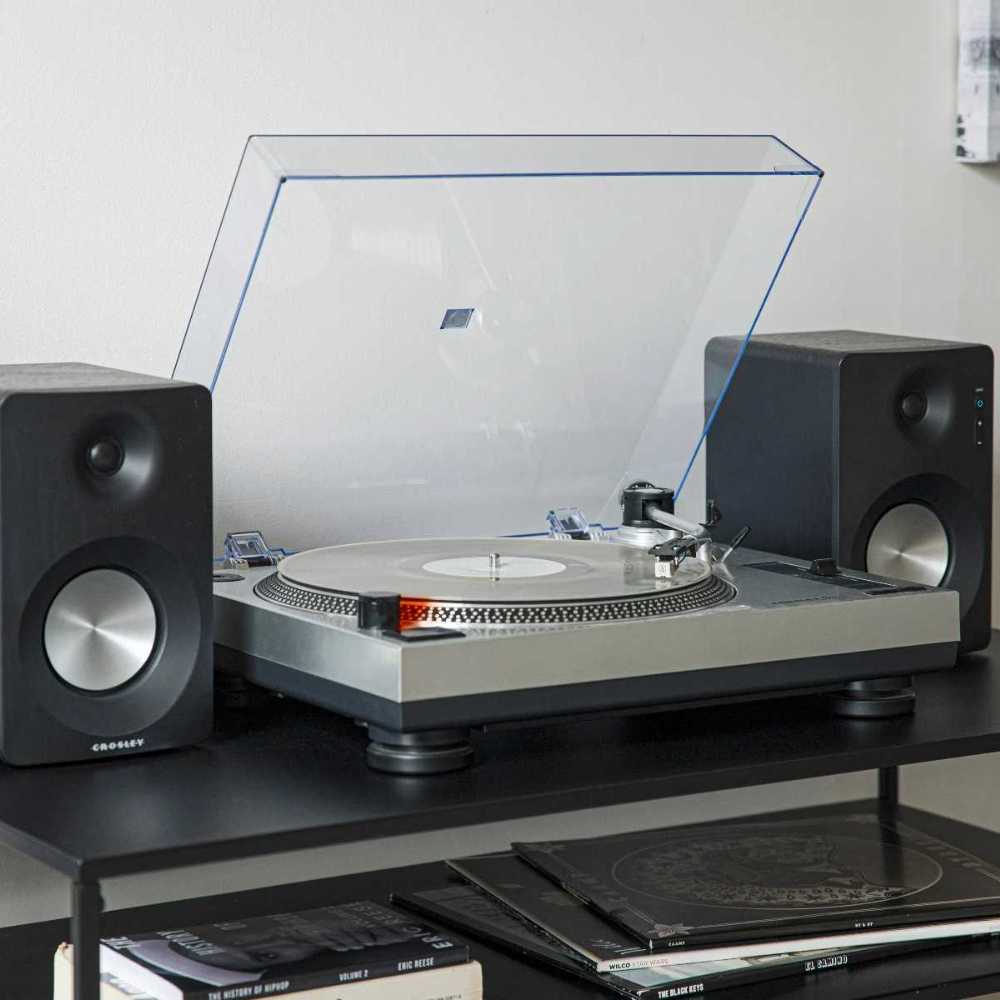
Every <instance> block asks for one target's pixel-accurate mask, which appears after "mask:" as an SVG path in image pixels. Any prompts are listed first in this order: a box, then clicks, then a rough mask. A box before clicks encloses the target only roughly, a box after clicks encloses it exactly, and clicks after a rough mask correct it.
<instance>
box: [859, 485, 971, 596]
mask: <svg viewBox="0 0 1000 1000" xmlns="http://www.w3.org/2000/svg"><path fill="white" fill-rule="evenodd" d="M950 555H951V546H950V545H949V543H948V532H947V531H945V527H944V525H943V524H942V523H941V520H940V518H939V517H938V516H937V515H936V514H935V513H934V512H933V511H932V510H931V509H930V508H929V507H925V506H924V505H923V504H920V503H902V504H900V505H899V506H898V507H893V508H892V509H891V510H888V511H886V513H885V514H883V515H882V517H881V518H879V520H878V523H877V524H876V525H875V528H874V529H873V530H872V533H871V537H870V538H869V539H868V552H867V555H866V562H867V565H866V569H867V570H868V571H869V572H870V573H877V574H878V575H879V576H891V577H896V578H897V579H899V580H910V581H912V582H913V583H922V584H925V585H926V586H928V587H936V586H938V585H939V584H940V583H941V581H942V580H943V579H944V575H945V573H947V572H948V561H949V558H950Z"/></svg>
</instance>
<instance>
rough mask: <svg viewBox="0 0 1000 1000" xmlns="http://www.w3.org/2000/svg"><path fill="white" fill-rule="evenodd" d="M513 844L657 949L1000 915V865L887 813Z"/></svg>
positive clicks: (998, 842) (994, 849) (998, 850)
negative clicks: (894, 819) (885, 817)
mask: <svg viewBox="0 0 1000 1000" xmlns="http://www.w3.org/2000/svg"><path fill="white" fill-rule="evenodd" d="M990 840H991V843H989V844H987V845H985V846H987V847H988V848H989V850H988V852H987V853H988V855H989V856H993V857H1000V836H991V838H990ZM513 848H514V850H515V851H517V853H518V854H519V855H520V856H521V857H522V858H524V859H525V860H526V861H527V862H529V863H530V864H531V865H532V866H534V867H535V868H537V869H538V870H539V871H540V872H542V873H543V874H545V875H546V876H547V877H548V878H549V879H551V880H552V881H554V882H555V883H556V884H558V885H560V886H562V887H563V888H565V889H566V890H567V891H569V892H571V893H573V894H574V895H576V896H578V897H579V898H580V899H582V900H584V901H585V902H586V903H587V904H588V905H590V906H592V907H593V908H594V909H596V910H597V911H598V912H599V913H601V914H603V915H604V916H606V917H607V918H608V919H609V920H611V921H612V922H613V923H615V924H617V925H618V926H619V927H621V928H623V929H624V930H626V931H627V932H628V933H629V934H631V935H633V936H634V937H635V939H636V940H637V941H638V942H640V943H641V944H642V945H643V946H645V947H647V948H649V949H652V950H665V951H666V950H675V949H676V950H690V949H698V948H706V947H710V946H713V945H722V944H726V943H739V944H753V943H755V942H767V941H774V942H780V941H782V940H786V939H791V938H796V939H800V940H801V939H802V938H805V937H815V936H819V935H829V936H832V935H836V934H848V933H868V932H874V931H880V930H884V931H887V932H888V931H889V930H890V929H896V928H908V929H912V930H913V932H914V933H916V930H915V929H916V928H917V927H920V926H926V925H940V924H943V923H946V922H955V921H970V920H975V919H977V918H984V919H985V918H990V917H994V918H995V917H996V916H997V915H998V913H1000V869H998V868H997V867H996V866H995V865H993V864H991V863H989V862H988V861H986V860H984V859H983V858H982V857H977V856H975V855H973V854H970V853H969V852H968V851H965V850H963V849H960V848H958V847H956V846H954V845H952V844H949V843H946V842H945V841H942V840H940V839H938V838H936V837H932V836H930V835H928V834H926V833H924V832H922V831H920V830H918V829H915V828H914V827H912V826H909V825H907V824H904V823H901V822H898V821H897V822H892V821H889V820H882V819H880V817H879V816H878V815H877V814H876V813H862V812H859V813H856V814H849V815H844V816H831V817H829V818H810V819H802V820H783V821H778V820H776V821H774V822H751V823H745V822H740V821H735V822H730V823H721V824H713V825H712V826H694V827H680V828H667V829H657V830H647V831H642V832H639V833H634V834H624V835H618V836H610V837H597V838H592V839H586V840H568V841H557V842H546V843H534V844H527V843H519V844H514V845H513ZM990 929H992V928H988V927H983V928H982V930H984V931H986V930H990ZM858 943H864V942H863V941H859V942H858ZM678 960H679V961H683V959H680V958H679V959H678Z"/></svg>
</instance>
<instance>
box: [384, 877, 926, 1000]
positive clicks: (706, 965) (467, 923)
mask: <svg viewBox="0 0 1000 1000" xmlns="http://www.w3.org/2000/svg"><path fill="white" fill-rule="evenodd" d="M392 901H393V903H395V904H396V905H398V906H403V907H406V908H407V909H412V910H414V911H416V912H417V913H420V914H422V915H424V916H426V917H429V918H430V919H432V920H436V921H438V922H440V923H445V924H448V925H450V926H452V927H455V928H457V929H459V930H461V931H464V932H465V933H467V934H471V935H473V936H474V937H477V938H480V939H481V940H483V941H486V942H488V943H489V944H492V945H495V946H496V947H498V948H500V949H502V950H504V951H507V952H510V953H513V954H514V955H516V956H518V957H519V958H525V959H527V960H529V961H532V962H535V963H538V964H541V965H546V966H549V967H552V968H556V969H559V970H561V971H562V972H564V973H567V974H569V975H571V976H575V977H577V978H579V979H583V980H585V981H586V982H588V983H592V984H594V985H596V986H600V987H601V988H603V989H606V990H608V991H610V992H613V993H616V994H618V995H619V996H623V997H630V998H637V1000H653V998H655V1000H667V998H674V997H682V996H696V995H699V994H703V993H707V992H710V991H712V990H722V989H728V988H730V987H733V986H737V985H741V984H746V983H752V982H762V981H766V980H769V979H778V978H781V977H784V976H796V975H811V974H816V973H820V972H824V971H827V970H832V969H842V968H844V967H845V966H848V965H855V964H857V963H859V962H868V961H872V960H874V959H880V958H887V957H890V956H893V955H901V954H905V953H906V952H909V951H915V950H917V949H918V948H922V947H925V946H926V945H914V944H905V945H885V946H876V947H872V948H854V949H848V950H843V951H813V952H799V953H796V954H777V955H768V956H762V957H758V958H754V959H732V960H729V961H725V962H697V963H689V964H687V965H674V966H670V967H662V968H644V969H628V970H622V971H619V972H613V973H600V972H597V971H595V970H594V969H593V967H592V966H588V965H587V964H585V963H584V962H582V961H581V960H580V956H579V955H578V954H576V953H574V952H573V951H572V950H570V949H569V948H568V947H566V946H565V945H562V944H560V943H559V942H558V941H555V940H554V939H552V938H550V937H546V936H544V935H542V934H540V933H538V932H537V931H535V930H534V929H533V928H532V927H530V926H529V925H528V924H527V923H526V922H525V921H523V920H519V919H518V918H516V917H514V916H513V915H512V914H511V913H510V912H509V911H508V910H507V909H506V908H505V907H504V906H502V905H501V904H500V903H498V902H497V901H496V900H494V899H492V898H490V897H489V896H487V895H486V894H485V893H483V892H482V891H481V890H479V889H476V888H474V887H472V886H470V885H467V884H465V883H462V882H459V881H458V880H452V881H450V882H448V883H447V884H442V885H441V886H440V887H437V888H433V889H425V890H422V891H420V892H411V893H404V894H398V895H394V896H393V898H392ZM571 905H572V904H571ZM576 905H579V904H576Z"/></svg>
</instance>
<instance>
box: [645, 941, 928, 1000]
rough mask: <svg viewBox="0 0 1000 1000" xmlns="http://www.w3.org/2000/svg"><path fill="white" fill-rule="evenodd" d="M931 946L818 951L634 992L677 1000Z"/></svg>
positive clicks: (657, 999)
mask: <svg viewBox="0 0 1000 1000" xmlns="http://www.w3.org/2000/svg"><path fill="white" fill-rule="evenodd" d="M928 946H929V943H928V942H922V943H919V944H917V943H912V942H911V943H908V944H902V945H884V946H882V947H871V948H864V949H860V950H859V949H855V950H853V951H852V950H850V949H847V950H845V951H840V952H829V953H827V954H824V955H814V956H812V957H811V958H803V959H800V960H799V961H798V962H785V963H782V964H780V965H779V964H775V965H763V966H757V967H752V968H748V969H734V970H733V971H732V972H718V973H716V974H715V975H713V976H711V977H710V978H709V979H697V980H690V981H688V982H683V983H675V984H672V985H666V986H650V987H645V988H643V987H639V988H637V989H636V990H635V991H634V993H633V995H634V996H635V997H637V998H641V1000H675V998H677V997H689V996H699V995H703V994H705V993H710V992H712V991H717V990H729V989H732V988H733V987H734V986H748V985H750V984H751V983H762V982H768V981H771V980H774V979H786V978H792V977H795V976H803V977H805V976H819V975H823V974H824V973H826V972H833V971H834V970H836V969H844V968H847V967H848V966H850V965H861V964H863V963H865V962H873V961H880V960H882V959H887V958H893V957H896V956H899V955H905V954H907V953H909V952H913V951H926V950H927V947H928ZM930 946H931V947H933V944H932V943H930Z"/></svg>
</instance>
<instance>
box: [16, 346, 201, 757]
mask: <svg viewBox="0 0 1000 1000" xmlns="http://www.w3.org/2000/svg"><path fill="white" fill-rule="evenodd" d="M211 433H212V432H211V397H210V395H209V393H208V391H207V390H206V389H204V388H202V387H201V386H196V385H188V384H184V383H179V382H171V381H169V380H167V379H157V378H152V377H149V376H145V375H134V374H131V373H129V372H121V371H114V370H111V369H106V368H97V367H93V366H90V365H75V364H58V365H9V366H0V756H2V757H3V759H4V760H5V761H7V762H8V763H11V764H42V763H50V762H54V761H71V760H82V759H92V758H102V757H113V756H117V755H120V754H131V753H142V752H147V751H151V750H161V749H165V748H167V747H175V746H179V745H185V744H189V743H192V742H196V741H198V740H200V739H202V738H203V737H205V736H206V735H207V734H208V733H209V731H210V729H211V724H212V659H211V657H212V650H211V642H212V621H211V609H212V603H211V601H212V597H211V572H210V568H211V555H212V539H211V526H212V465H211V462H212V453H211Z"/></svg>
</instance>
